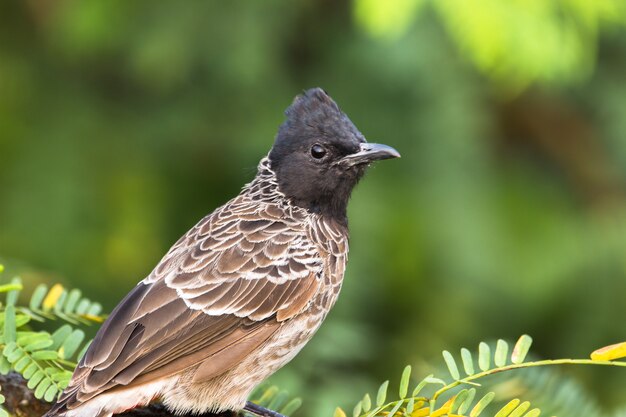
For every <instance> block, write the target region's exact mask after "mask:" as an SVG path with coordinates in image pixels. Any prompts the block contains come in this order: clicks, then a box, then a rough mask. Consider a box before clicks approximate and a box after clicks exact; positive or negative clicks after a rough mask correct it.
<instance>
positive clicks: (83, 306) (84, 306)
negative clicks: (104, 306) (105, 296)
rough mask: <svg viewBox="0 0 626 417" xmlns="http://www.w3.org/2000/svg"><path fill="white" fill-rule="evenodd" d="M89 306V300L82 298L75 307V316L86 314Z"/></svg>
mask: <svg viewBox="0 0 626 417" xmlns="http://www.w3.org/2000/svg"><path fill="white" fill-rule="evenodd" d="M89 306H91V302H90V301H89V300H87V299H86V298H83V299H82V300H80V302H79V303H78V306H76V311H75V313H76V314H85V313H87V310H88V309H89Z"/></svg>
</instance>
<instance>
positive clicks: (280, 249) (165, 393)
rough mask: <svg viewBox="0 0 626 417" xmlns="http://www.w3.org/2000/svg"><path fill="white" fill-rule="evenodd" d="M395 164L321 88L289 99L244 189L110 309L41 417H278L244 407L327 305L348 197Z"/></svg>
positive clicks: (342, 247)
mask: <svg viewBox="0 0 626 417" xmlns="http://www.w3.org/2000/svg"><path fill="white" fill-rule="evenodd" d="M398 157H400V154H399V153H398V151H396V150H395V149H394V148H392V147H390V146H387V145H382V144H376V143H369V142H367V141H366V139H365V137H364V136H363V134H362V133H361V132H360V131H359V130H358V129H357V128H356V126H355V125H354V124H353V123H352V121H351V120H350V119H349V118H348V116H347V115H346V114H345V113H344V112H343V111H342V110H341V109H340V108H339V106H338V105H337V104H336V103H335V101H334V100H333V99H332V98H331V97H330V96H329V95H328V94H327V93H326V92H325V91H324V90H322V89H321V88H312V89H309V90H306V91H304V92H303V93H302V94H300V95H298V96H296V98H295V99H294V100H293V102H292V104H291V105H290V106H289V107H288V108H287V110H285V119H284V122H283V123H282V124H281V125H280V127H279V128H278V133H277V135H276V137H275V140H274V143H273V146H272V147H271V150H270V151H269V153H268V154H267V156H265V157H264V158H262V159H261V161H260V162H259V164H258V170H257V174H256V176H255V177H254V179H253V180H252V181H251V182H250V183H248V184H247V185H245V186H244V187H243V189H242V190H241V192H240V194H238V195H237V196H236V197H235V198H233V199H232V200H230V201H228V202H227V203H226V204H224V205H223V206H221V207H219V208H217V209H216V210H215V211H213V212H212V213H211V214H209V215H207V216H206V217H204V218H203V219H201V220H200V222H198V223H197V224H196V225H195V226H194V227H193V228H192V229H191V230H189V231H188V232H187V233H186V234H185V235H183V236H182V237H181V238H180V239H179V240H178V241H177V242H176V243H175V244H174V245H173V246H172V247H171V249H170V250H169V251H168V252H167V254H166V255H165V256H164V257H163V258H162V259H161V261H160V262H159V263H158V264H157V266H156V267H155V268H154V270H153V271H152V272H151V273H150V274H149V275H148V276H147V277H146V278H145V279H143V280H142V281H140V282H139V283H138V284H137V285H136V286H135V287H134V288H133V289H132V290H131V291H130V292H129V293H128V294H127V295H126V297H125V298H124V299H123V300H122V301H121V302H120V303H119V304H118V305H117V307H115V309H114V310H113V311H112V312H111V314H110V315H109V317H108V318H107V320H106V321H105V322H104V323H103V324H102V326H101V328H100V329H99V331H98V332H97V334H96V336H95V338H94V339H93V342H92V343H91V345H90V346H89V348H88V349H87V351H86V353H85V354H84V356H83V357H82V359H81V360H80V362H79V364H78V366H77V367H76V369H75V371H74V373H73V375H72V378H71V380H70V382H69V384H68V386H67V388H66V389H65V390H64V391H63V393H62V394H61V396H60V397H59V399H58V401H57V402H56V403H55V404H54V405H53V406H52V408H51V409H50V411H49V412H48V413H47V414H45V416H44V417H110V416H111V415H113V414H117V413H121V412H124V411H126V410H129V409H132V408H136V407H141V406H145V405H147V404H149V403H151V402H152V401H155V400H160V401H161V402H162V403H163V404H164V405H165V407H166V408H168V409H169V410H171V411H172V412H175V413H177V414H180V413H208V412H223V411H239V410H247V411H249V412H251V413H253V414H257V415H260V416H280V414H278V413H277V412H275V411H273V410H268V409H265V408H263V407H261V406H259V405H257V404H254V403H251V402H248V401H247V398H248V396H249V394H250V392H251V391H252V390H253V389H254V388H255V387H256V386H258V385H259V384H260V383H261V382H262V381H263V380H265V379H266V378H267V377H269V376H270V375H271V374H273V373H274V372H275V371H277V370H278V369H279V368H281V367H282V366H283V365H285V364H286V363H287V362H289V361H290V360H291V359H292V358H293V357H294V356H295V355H296V354H297V353H298V352H299V351H300V349H302V347H303V346H304V345H305V344H306V343H307V342H308V341H309V339H311V337H312V336H313V334H314V333H315V332H316V330H317V329H318V328H319V327H320V324H321V323H322V321H323V320H324V319H325V317H326V315H327V314H328V312H329V310H330V309H331V307H332V306H333V305H334V304H335V301H336V299H337V296H338V294H339V290H340V288H341V284H342V281H343V276H344V271H345V267H346V262H347V255H348V219H347V212H346V210H347V206H348V201H349V199H350V195H351V193H352V190H353V188H354V187H355V186H356V184H357V183H358V182H359V180H360V179H361V178H362V177H363V175H364V173H365V171H366V170H367V168H368V167H369V166H370V165H371V164H372V163H373V162H375V161H379V160H383V159H390V158H398Z"/></svg>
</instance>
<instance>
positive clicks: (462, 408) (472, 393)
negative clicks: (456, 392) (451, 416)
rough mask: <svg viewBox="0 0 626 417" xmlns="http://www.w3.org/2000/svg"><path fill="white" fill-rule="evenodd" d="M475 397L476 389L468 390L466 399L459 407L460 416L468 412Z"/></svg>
mask: <svg viewBox="0 0 626 417" xmlns="http://www.w3.org/2000/svg"><path fill="white" fill-rule="evenodd" d="M475 396H476V388H470V389H468V390H467V397H466V398H465V401H463V404H461V405H460V406H459V414H460V415H465V412H466V411H467V410H469V408H470V406H471V405H472V402H474V397H475Z"/></svg>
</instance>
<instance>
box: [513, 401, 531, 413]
mask: <svg viewBox="0 0 626 417" xmlns="http://www.w3.org/2000/svg"><path fill="white" fill-rule="evenodd" d="M529 408H530V402H529V401H524V402H523V403H521V404H520V405H519V406H518V407H517V408H516V409H515V410H513V412H512V413H511V414H509V417H522V415H523V414H524V413H525V412H526V410H528V409H529Z"/></svg>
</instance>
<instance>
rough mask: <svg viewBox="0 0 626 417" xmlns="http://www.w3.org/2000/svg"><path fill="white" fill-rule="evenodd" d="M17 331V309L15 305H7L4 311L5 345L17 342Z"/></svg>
mask: <svg viewBox="0 0 626 417" xmlns="http://www.w3.org/2000/svg"><path fill="white" fill-rule="evenodd" d="M16 333H17V330H16V329H15V307H14V306H13V304H9V305H7V307H6V309H5V310H4V341H5V343H11V342H15V340H16V339H17V334H16Z"/></svg>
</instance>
